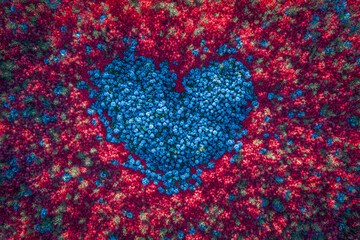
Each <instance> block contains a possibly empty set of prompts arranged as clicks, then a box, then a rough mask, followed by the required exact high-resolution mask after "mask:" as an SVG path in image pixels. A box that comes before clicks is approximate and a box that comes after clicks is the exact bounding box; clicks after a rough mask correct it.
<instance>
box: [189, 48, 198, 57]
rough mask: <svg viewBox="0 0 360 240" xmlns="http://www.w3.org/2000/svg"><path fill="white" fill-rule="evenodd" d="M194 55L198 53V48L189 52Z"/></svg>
mask: <svg viewBox="0 0 360 240" xmlns="http://www.w3.org/2000/svg"><path fill="white" fill-rule="evenodd" d="M191 53H192V54H193V55H194V56H197V55H198V54H199V52H198V50H197V49H194V50H193V51H192V52H191Z"/></svg>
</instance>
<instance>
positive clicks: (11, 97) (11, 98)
mask: <svg viewBox="0 0 360 240" xmlns="http://www.w3.org/2000/svg"><path fill="white" fill-rule="evenodd" d="M8 100H9V101H10V102H15V96H14V95H12V94H10V95H9V96H8Z"/></svg>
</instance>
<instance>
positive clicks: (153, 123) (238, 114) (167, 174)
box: [88, 39, 258, 195]
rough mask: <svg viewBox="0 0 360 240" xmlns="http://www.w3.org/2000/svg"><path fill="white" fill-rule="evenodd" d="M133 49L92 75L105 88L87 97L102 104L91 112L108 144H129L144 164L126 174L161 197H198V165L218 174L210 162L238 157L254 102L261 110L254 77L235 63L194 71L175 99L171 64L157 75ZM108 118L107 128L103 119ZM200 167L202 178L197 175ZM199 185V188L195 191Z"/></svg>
mask: <svg viewBox="0 0 360 240" xmlns="http://www.w3.org/2000/svg"><path fill="white" fill-rule="evenodd" d="M130 41H131V44H130V45H129V46H128V49H127V51H126V52H125V53H124V58H123V59H120V58H117V59H114V60H113V61H112V63H110V64H108V65H107V66H106V67H105V70H104V72H103V73H102V74H101V72H100V71H99V70H94V71H93V70H91V71H89V72H88V73H89V74H90V75H91V76H92V78H91V80H92V81H93V83H94V84H95V85H96V86H98V87H99V92H97V91H96V90H92V91H91V92H90V95H89V97H91V98H92V97H96V98H97V100H96V102H95V103H93V105H92V107H91V109H90V111H94V110H95V111H97V112H98V113H99V115H100V118H99V119H100V120H101V121H102V122H103V123H104V126H105V127H106V130H107V136H106V140H107V141H109V142H112V143H121V142H126V143H127V144H126V146H125V147H126V149H128V150H129V151H131V152H133V153H135V154H136V155H137V156H138V157H139V158H140V159H144V160H145V161H146V168H145V166H143V165H142V164H141V163H140V161H139V160H137V161H135V159H134V158H133V157H132V156H131V155H130V156H129V159H128V161H127V162H125V163H124V164H123V166H124V167H128V168H132V169H134V170H139V171H141V172H142V173H144V174H145V175H146V177H145V178H144V179H143V180H142V183H143V184H144V185H147V184H149V182H150V181H149V180H152V181H153V182H154V183H155V184H159V181H162V182H163V184H164V186H165V189H164V188H163V187H161V186H160V187H158V190H159V191H160V192H161V193H162V192H166V194H169V195H170V194H176V193H178V192H179V189H182V190H186V189H188V188H189V189H190V190H195V186H198V185H200V184H201V179H200V175H201V174H202V170H201V169H200V167H199V166H200V165H202V164H207V167H208V168H213V167H214V163H213V162H210V160H211V158H212V157H214V159H215V160H216V159H218V158H219V157H221V156H222V155H223V154H224V153H225V152H226V151H229V152H230V151H232V149H235V151H236V152H239V151H240V148H241V146H242V142H241V141H237V142H236V143H235V140H234V139H240V138H241V137H242V133H243V134H246V132H247V130H243V131H242V132H240V130H241V129H242V125H241V124H240V122H242V121H243V120H245V118H246V115H247V114H248V113H249V112H250V111H251V107H247V108H246V106H247V104H248V102H249V101H251V102H252V105H253V106H254V107H257V106H258V102H257V101H256V99H257V97H256V96H255V94H254V93H253V89H254V87H253V85H252V83H251V81H246V80H248V79H249V78H250V77H251V76H250V72H249V70H248V69H247V68H246V67H245V66H244V65H243V64H242V63H241V62H240V61H236V60H235V59H234V58H231V57H230V58H229V59H228V60H225V61H223V62H222V63H217V62H211V64H210V66H208V67H203V68H201V69H198V68H196V69H191V71H190V73H189V74H188V76H187V77H184V78H183V85H184V87H185V90H186V92H185V93H178V92H176V91H173V88H174V87H175V83H174V82H175V81H176V79H177V75H176V74H175V73H171V72H170V71H169V67H168V65H167V63H166V62H163V63H161V64H160V65H159V67H160V70H156V69H155V65H154V63H153V61H152V60H151V59H149V58H146V57H143V56H138V57H136V61H135V49H136V45H137V42H136V40H134V39H131V40H130ZM104 110H106V111H107V113H108V116H109V117H110V118H111V121H109V120H108V119H107V118H106V117H105V116H104V115H103V111H104ZM190 167H195V169H196V174H191V170H190ZM193 182H195V183H193Z"/></svg>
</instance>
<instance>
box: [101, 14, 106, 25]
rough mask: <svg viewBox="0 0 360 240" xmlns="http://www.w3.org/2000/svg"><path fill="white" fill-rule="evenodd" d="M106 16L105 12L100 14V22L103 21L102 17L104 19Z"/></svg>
mask: <svg viewBox="0 0 360 240" xmlns="http://www.w3.org/2000/svg"><path fill="white" fill-rule="evenodd" d="M106 18H107V15H106V14H104V15H101V17H100V22H101V23H103V22H104V19H106Z"/></svg>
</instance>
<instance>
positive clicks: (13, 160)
mask: <svg viewBox="0 0 360 240" xmlns="http://www.w3.org/2000/svg"><path fill="white" fill-rule="evenodd" d="M10 166H16V158H13V159H11V161H10Z"/></svg>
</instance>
